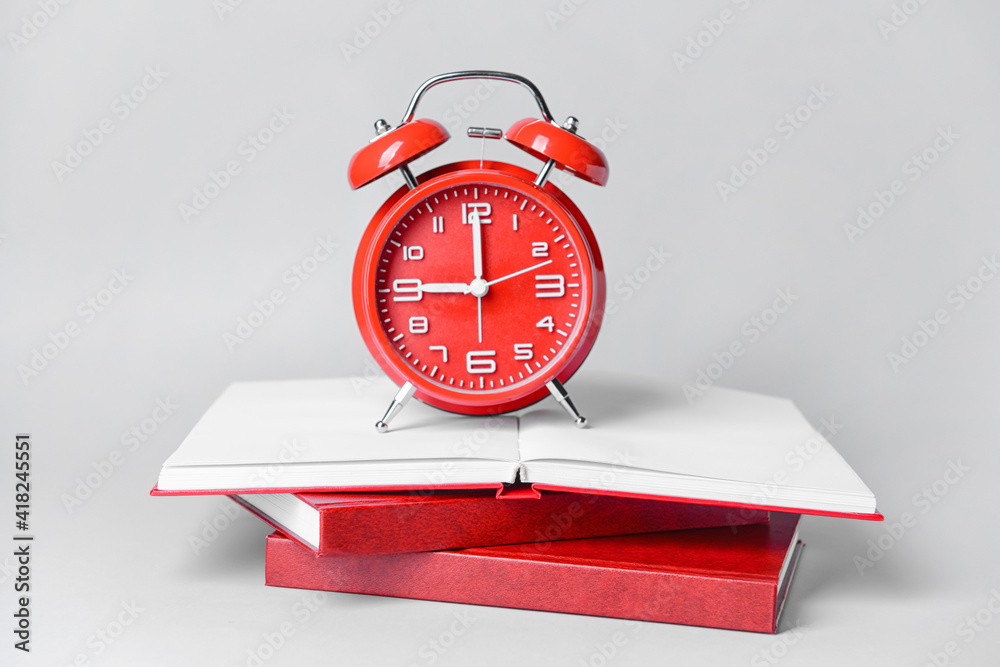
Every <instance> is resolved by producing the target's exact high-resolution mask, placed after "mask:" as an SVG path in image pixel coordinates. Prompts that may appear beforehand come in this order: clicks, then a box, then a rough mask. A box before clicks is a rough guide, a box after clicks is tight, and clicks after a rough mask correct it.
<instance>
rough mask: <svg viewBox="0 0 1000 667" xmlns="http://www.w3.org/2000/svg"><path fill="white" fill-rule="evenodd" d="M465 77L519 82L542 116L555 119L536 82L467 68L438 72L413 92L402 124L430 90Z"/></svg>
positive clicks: (551, 120) (548, 119) (505, 74)
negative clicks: (444, 72) (533, 99)
mask: <svg viewBox="0 0 1000 667" xmlns="http://www.w3.org/2000/svg"><path fill="white" fill-rule="evenodd" d="M464 79H493V80H495V81H508V82H510V83H516V84H519V85H521V86H523V87H525V88H527V89H528V91H529V92H530V93H531V94H532V96H533V97H534V98H535V102H536V103H537V104H538V108H539V110H541V112H542V118H544V119H545V120H546V121H548V122H550V123H554V122H555V120H554V119H553V118H552V113H551V112H550V111H549V107H548V105H547V104H545V98H544V97H542V91H540V90H538V87H537V86H535V84H533V83H531V82H530V81H528V80H527V79H525V78H524V77H523V76H519V75H517V74H510V73H509V72H492V71H489V70H478V69H473V70H465V71H462V72H448V73H447V74H438V75H437V76H433V77H431V78H429V79H427V80H426V81H424V82H423V83H422V84H420V87H419V88H417V92H415V93H413V99H411V100H410V106H408V107H406V113H404V114H403V120H402V121H400V124H403V123H409V122H410V121H411V120H413V114H415V113H416V111H417V104H418V103H419V102H420V98H421V97H423V96H424V93H426V92H427V91H428V90H430V89H431V88H433V87H434V86H436V85H438V84H439V83H446V82H448V81H462V80H464Z"/></svg>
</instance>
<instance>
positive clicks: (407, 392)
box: [375, 382, 416, 433]
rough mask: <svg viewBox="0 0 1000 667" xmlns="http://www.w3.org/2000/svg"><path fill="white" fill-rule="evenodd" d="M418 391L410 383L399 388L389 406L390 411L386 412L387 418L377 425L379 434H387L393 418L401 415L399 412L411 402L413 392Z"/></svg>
mask: <svg viewBox="0 0 1000 667" xmlns="http://www.w3.org/2000/svg"><path fill="white" fill-rule="evenodd" d="M415 390H416V387H414V386H413V385H412V384H410V383H409V382H404V383H403V386H402V387H400V388H399V391H397V392H396V395H395V396H394V397H393V399H392V403H390V404H389V409H388V410H386V411H385V416H383V417H382V419H381V420H380V421H378V422H376V423H375V430H376V431H378V432H379V433H385V432H386V431H388V430H389V422H391V421H392V418H393V417H395V416H396V415H398V414H399V411H400V410H402V409H403V406H404V405H406V402H407V401H408V400H410V398H411V397H412V396H413V392H414V391H415Z"/></svg>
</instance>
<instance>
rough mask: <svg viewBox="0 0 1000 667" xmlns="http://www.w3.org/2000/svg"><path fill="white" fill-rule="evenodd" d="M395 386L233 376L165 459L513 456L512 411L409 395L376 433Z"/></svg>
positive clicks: (183, 462) (202, 462) (173, 462)
mask: <svg viewBox="0 0 1000 667" xmlns="http://www.w3.org/2000/svg"><path fill="white" fill-rule="evenodd" d="M397 391H398V387H396V386H395V385H394V384H393V383H392V382H391V381H389V380H388V379H386V378H381V379H378V380H375V381H373V382H372V383H370V384H367V385H365V386H363V387H361V388H360V389H359V390H355V388H354V386H353V385H352V383H351V380H350V378H336V379H320V380H286V381H268V382H237V383H235V384H232V385H230V386H229V387H228V388H227V389H226V390H225V391H224V392H223V393H222V396H220V397H219V399H218V400H216V401H215V403H213V404H212V406H211V407H210V408H209V409H208V411H207V412H206V413H205V415H204V416H203V417H202V418H201V420H200V421H199V422H198V423H197V424H196V425H195V427H194V429H193V430H192V431H191V433H190V434H189V435H188V437H187V438H185V439H184V442H183V443H181V445H180V447H179V448H178V449H177V451H175V452H174V453H173V454H172V455H171V456H170V458H169V459H167V461H166V462H165V463H164V468H168V467H176V466H206V465H246V464H270V463H293V462H294V463H313V462H315V463H322V462H344V461H391V460H395V461H399V460H414V459H439V460H444V459H492V460H502V461H516V460H517V420H516V419H515V418H514V417H466V416H462V415H455V414H451V413H448V412H444V411H442V410H438V409H436V408H432V407H430V406H428V405H426V404H423V403H421V402H420V401H417V400H415V399H414V400H411V401H410V402H409V403H407V405H406V407H405V408H404V409H403V410H402V411H401V412H400V413H399V414H398V415H397V417H396V418H395V420H393V421H392V423H391V424H390V425H389V432H388V433H377V432H376V431H375V422H376V421H378V420H379V419H381V417H382V415H383V413H384V412H385V409H386V408H387V407H389V403H390V402H391V401H392V397H393V396H395V394H396V392H397Z"/></svg>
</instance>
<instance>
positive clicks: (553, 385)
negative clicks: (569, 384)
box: [545, 378, 587, 428]
mask: <svg viewBox="0 0 1000 667" xmlns="http://www.w3.org/2000/svg"><path fill="white" fill-rule="evenodd" d="M545 386H546V387H547V388H548V390H549V392H550V393H551V394H552V396H553V398H555V399H556V401H558V402H559V405H561V406H563V407H564V408H565V409H566V412H568V413H569V416H570V417H572V418H573V423H575V424H576V425H577V427H578V428H585V427H586V426H587V418H586V417H584V416H583V415H581V414H580V412H579V411H578V410H577V409H576V406H575V405H573V399H571V398H570V397H569V394H568V393H566V388H565V387H563V386H562V382H560V381H559V380H556V379H555V378H553V379H552V381H551V382H548V383H546V385H545Z"/></svg>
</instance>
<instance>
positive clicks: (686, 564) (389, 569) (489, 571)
mask: <svg viewBox="0 0 1000 667" xmlns="http://www.w3.org/2000/svg"><path fill="white" fill-rule="evenodd" d="M798 521H799V517H798V515H795V514H775V515H773V516H772V518H771V522H770V523H769V524H757V525H752V526H738V527H735V528H705V529H699V530H685V531H671V532H662V533H646V534H643V535H626V536H617V537H593V538H587V539H580V540H565V541H560V542H551V543H548V544H546V545H545V549H544V550H539V549H538V548H537V547H538V546H539V545H531V544H527V545H515V546H493V547H476V548H472V549H462V550H458V551H430V552H421V553H409V554H395V555H386V556H316V555H315V554H314V553H313V552H312V551H310V550H308V549H306V548H304V547H302V546H300V545H298V544H296V543H295V542H294V541H292V540H290V539H288V538H287V537H285V536H284V535H282V534H280V533H274V534H272V535H270V536H269V537H268V538H267V566H266V582H267V585H269V586H285V587H289V588H306V589H316V590H326V591H338V592H346V593H364V594H368V595H388V596H392V597H403V598H414V599H421V600H438V601H443V602H462V603H466V604H481V605H490V606H495V607H512V608H517V609H535V610H541V611H557V612H567V613H574V614H589V615H594V616H609V617H614V618H627V619H635V620H640V621H657V622H664V623H680V624H684V625H700V626H706V627H716V628H728V629H732V630H749V631H755V632H775V631H776V630H777V625H778V618H779V616H780V614H781V609H782V606H783V603H784V600H785V596H786V594H787V592H788V586H789V583H790V582H791V578H792V574H793V573H794V571H795V566H796V564H797V562H798V557H799V553H800V551H801V546H802V543H801V542H799V541H798V531H797V527H798Z"/></svg>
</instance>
